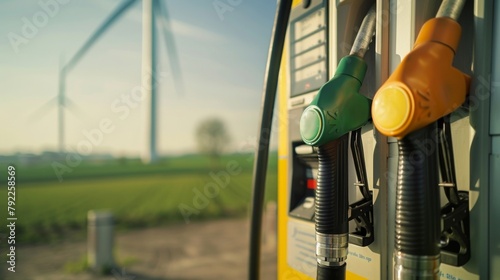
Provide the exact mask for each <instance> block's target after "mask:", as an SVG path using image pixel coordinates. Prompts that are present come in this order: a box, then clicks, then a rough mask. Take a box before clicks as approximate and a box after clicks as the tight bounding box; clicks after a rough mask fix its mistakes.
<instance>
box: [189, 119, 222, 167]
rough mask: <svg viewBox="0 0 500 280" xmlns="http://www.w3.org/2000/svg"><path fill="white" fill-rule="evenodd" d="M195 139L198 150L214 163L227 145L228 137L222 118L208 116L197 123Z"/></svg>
mask: <svg viewBox="0 0 500 280" xmlns="http://www.w3.org/2000/svg"><path fill="white" fill-rule="evenodd" d="M196 140H197V142H198V149H199V151H200V152H201V153H203V154H205V155H207V156H208V157H210V158H211V159H212V160H213V161H214V163H215V162H217V161H218V160H219V157H220V155H221V154H222V152H224V150H225V149H226V147H227V146H228V143H229V141H230V137H229V134H228V132H227V130H226V126H225V125H224V122H223V121H222V120H220V119H218V118H210V119H206V120H204V121H202V122H201V123H200V124H199V125H198V127H197V129H196Z"/></svg>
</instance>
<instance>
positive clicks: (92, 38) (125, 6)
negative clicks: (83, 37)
mask: <svg viewBox="0 0 500 280" xmlns="http://www.w3.org/2000/svg"><path fill="white" fill-rule="evenodd" d="M135 2H136V0H126V1H124V2H123V3H122V4H121V5H120V6H119V7H118V8H116V10H115V11H114V12H113V13H112V14H111V15H110V16H109V17H108V18H107V19H106V20H105V21H104V22H103V23H102V24H101V26H99V28H97V30H96V31H95V32H94V34H92V36H90V38H89V39H87V41H86V42H85V43H84V44H83V46H82V47H81V48H80V49H79V50H78V51H77V52H76V54H75V55H74V56H73V57H72V58H71V59H70V60H69V61H68V63H67V64H66V66H65V67H64V69H65V70H66V73H68V72H69V71H70V70H71V69H72V68H73V67H75V65H76V63H77V62H78V61H79V60H80V59H81V58H82V57H83V55H85V53H86V52H87V51H88V50H89V49H90V47H92V45H93V44H94V43H95V42H96V41H97V40H98V39H99V38H100V37H101V36H102V34H104V32H106V31H107V30H108V28H109V27H111V26H112V25H113V23H115V21H116V20H117V19H118V18H120V16H122V15H123V13H124V12H125V11H127V10H128V8H130V7H131V6H132V4H134V3H135Z"/></svg>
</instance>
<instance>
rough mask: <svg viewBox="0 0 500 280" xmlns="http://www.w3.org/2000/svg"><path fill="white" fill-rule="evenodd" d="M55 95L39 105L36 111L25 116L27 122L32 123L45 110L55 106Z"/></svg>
mask: <svg viewBox="0 0 500 280" xmlns="http://www.w3.org/2000/svg"><path fill="white" fill-rule="evenodd" d="M57 101H58V99H57V96H56V97H53V98H51V99H50V100H49V101H47V102H45V103H44V104H43V105H42V106H40V107H39V108H38V109H37V110H36V111H34V112H33V113H32V114H30V115H29V116H28V118H27V122H29V123H32V122H35V121H37V120H39V119H40V118H42V117H43V116H44V115H45V114H47V112H48V111H49V110H50V109H51V107H56V106H57Z"/></svg>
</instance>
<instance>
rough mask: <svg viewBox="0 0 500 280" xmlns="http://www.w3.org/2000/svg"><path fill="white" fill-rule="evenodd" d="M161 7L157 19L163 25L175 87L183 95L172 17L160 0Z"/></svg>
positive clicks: (182, 82)
mask: <svg viewBox="0 0 500 280" xmlns="http://www.w3.org/2000/svg"><path fill="white" fill-rule="evenodd" d="M159 6H160V9H159V10H156V12H157V15H158V16H157V17H156V18H157V20H158V21H159V22H157V23H159V25H160V26H161V27H162V29H163V32H162V35H163V38H164V42H165V47H166V49H167V58H168V61H169V62H170V71H171V72H172V77H173V79H174V87H175V90H176V91H177V94H179V95H181V96H183V95H184V81H183V79H182V71H181V66H180V62H179V56H178V53H177V47H176V44H175V38H174V34H173V32H172V25H171V24H170V17H169V15H168V11H167V8H166V7H165V6H166V3H165V2H163V3H161V2H159Z"/></svg>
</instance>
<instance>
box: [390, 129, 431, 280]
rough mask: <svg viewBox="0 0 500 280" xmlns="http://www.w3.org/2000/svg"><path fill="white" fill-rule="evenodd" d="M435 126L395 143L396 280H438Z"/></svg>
mask: <svg viewBox="0 0 500 280" xmlns="http://www.w3.org/2000/svg"><path fill="white" fill-rule="evenodd" d="M437 143H438V142H437V126H436V123H433V124H431V125H428V126H426V127H424V128H421V129H419V130H416V131H414V132H412V133H410V134H408V135H407V136H406V137H404V138H402V139H400V140H398V145H399V158H398V180H397V188H396V197H397V199H396V230H395V249H396V252H397V253H396V255H395V268H394V271H395V276H396V279H438V278H439V264H440V250H439V239H440V233H441V228H440V205H439V187H438V183H439V182H438V154H437Z"/></svg>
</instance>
